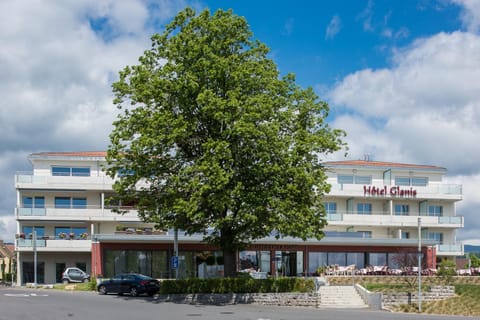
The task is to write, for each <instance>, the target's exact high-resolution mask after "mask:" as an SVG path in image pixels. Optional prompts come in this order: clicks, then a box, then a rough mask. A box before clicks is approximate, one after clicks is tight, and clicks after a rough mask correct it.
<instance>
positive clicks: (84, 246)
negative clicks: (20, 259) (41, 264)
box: [16, 239, 92, 252]
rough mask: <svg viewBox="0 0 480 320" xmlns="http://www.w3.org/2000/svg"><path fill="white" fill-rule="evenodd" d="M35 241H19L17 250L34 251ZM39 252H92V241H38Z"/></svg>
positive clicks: (36, 242) (36, 244) (37, 248)
mask: <svg viewBox="0 0 480 320" xmlns="http://www.w3.org/2000/svg"><path fill="white" fill-rule="evenodd" d="M33 242H34V240H33V239H17V241H16V250H17V251H20V252H31V251H33V245H34V243H33ZM35 246H36V250H37V252H90V251H91V247H92V241H91V240H89V239H78V240H70V239H37V240H36V241H35Z"/></svg>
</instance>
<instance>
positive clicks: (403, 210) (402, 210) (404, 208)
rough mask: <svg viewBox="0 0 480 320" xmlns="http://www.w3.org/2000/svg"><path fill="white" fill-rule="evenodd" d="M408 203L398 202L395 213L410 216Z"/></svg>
mask: <svg viewBox="0 0 480 320" xmlns="http://www.w3.org/2000/svg"><path fill="white" fill-rule="evenodd" d="M409 211H410V210H409V206H408V204H396V205H395V215H397V216H408V213H409Z"/></svg>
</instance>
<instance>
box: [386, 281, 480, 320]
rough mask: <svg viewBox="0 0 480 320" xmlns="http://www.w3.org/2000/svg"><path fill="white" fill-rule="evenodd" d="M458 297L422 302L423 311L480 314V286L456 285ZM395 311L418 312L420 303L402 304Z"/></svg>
mask: <svg viewBox="0 0 480 320" xmlns="http://www.w3.org/2000/svg"><path fill="white" fill-rule="evenodd" d="M455 293H456V294H457V296H456V297H452V298H449V299H445V300H439V301H432V302H424V303H422V313H429V314H445V315H462V316H477V317H478V316H480V304H479V303H478V301H479V300H480V286H478V285H471V284H457V285H455ZM395 311H401V312H418V305H417V304H416V303H415V304H411V305H400V306H398V307H397V308H395Z"/></svg>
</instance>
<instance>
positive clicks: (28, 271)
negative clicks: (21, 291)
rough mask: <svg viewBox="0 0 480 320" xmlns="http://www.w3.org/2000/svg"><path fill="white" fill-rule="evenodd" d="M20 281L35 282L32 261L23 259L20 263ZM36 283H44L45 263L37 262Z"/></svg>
mask: <svg viewBox="0 0 480 320" xmlns="http://www.w3.org/2000/svg"><path fill="white" fill-rule="evenodd" d="M22 270H23V272H22V280H23V281H22V283H34V282H35V268H34V263H33V262H28V261H24V262H23V263H22ZM37 283H45V263H44V262H38V263H37Z"/></svg>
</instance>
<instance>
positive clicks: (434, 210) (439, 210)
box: [428, 206, 443, 217]
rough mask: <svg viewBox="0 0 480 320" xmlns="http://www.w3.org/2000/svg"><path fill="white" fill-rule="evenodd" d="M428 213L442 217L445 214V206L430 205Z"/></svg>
mask: <svg viewBox="0 0 480 320" xmlns="http://www.w3.org/2000/svg"><path fill="white" fill-rule="evenodd" d="M428 215H429V216H431V217H441V216H443V207H442V206H428Z"/></svg>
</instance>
